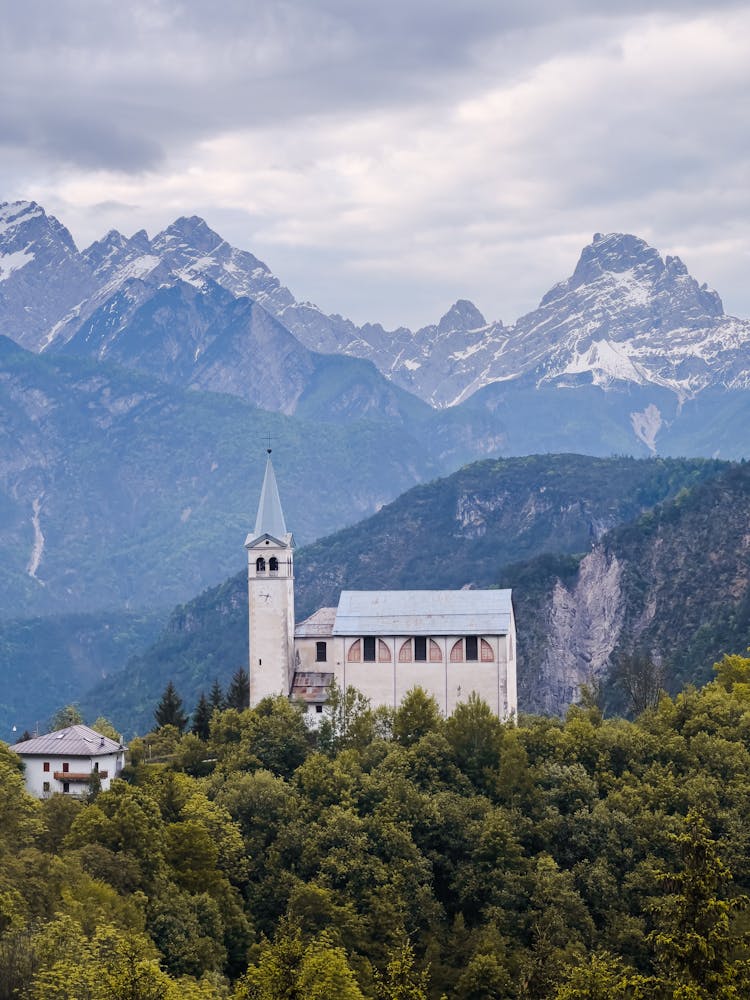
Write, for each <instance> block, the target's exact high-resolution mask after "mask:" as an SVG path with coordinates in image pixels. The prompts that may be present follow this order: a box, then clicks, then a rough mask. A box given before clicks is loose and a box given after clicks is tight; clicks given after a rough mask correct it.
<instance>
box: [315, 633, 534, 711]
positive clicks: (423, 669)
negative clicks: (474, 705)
mask: <svg viewBox="0 0 750 1000" xmlns="http://www.w3.org/2000/svg"><path fill="white" fill-rule="evenodd" d="M431 638H432V641H434V642H435V643H436V644H437V645H438V647H439V649H440V654H441V659H440V661H438V662H431V661H430V660H429V659H428V660H427V661H416V660H412V661H411V662H406V663H404V662H400V661H399V651H400V649H401V646H402V644H403V643H404V642H406V641H407V640H410V639H413V637H411V636H404V635H401V636H382V637H378V639H379V640H380V641H381V642H383V643H384V644H385V646H386V647H387V649H388V660H387V661H381V660H380V659H379V655H380V650H381V648H382V647H380V645H379V642H376V660H375V662H364V660H360V662H359V663H357V662H352V661H350V660H349V658H348V654H349V650H350V648H351V646H352V645H353V644H354V643H356V642H357V641H358V640H361V637H358V636H346V637H343V636H330V637H318V638H298V639H296V640H295V650H296V654H297V669H298V670H302V671H329V672H331V673H333V674H334V676H335V679H336V683H337V684H338V685H339V686H340V687H341V688H344V689H345V688H347V687H349V686H352V687H355V688H356V689H357V690H358V691H361V692H362V694H364V695H365V696H366V697H367V698H369V699H370V701H371V703H372V705H373V706H377V705H389V706H392V707H396V706H398V705H399V704H400V703H401V701H402V699H403V698H404V695H406V694H407V692H408V691H410V690H411V689H412V688H414V687H416V686H419V687H422V688H424V689H425V691H427V692H428V693H429V694H431V695H432V696H433V697H434V698H435V700H436V701H437V703H438V705H439V706H440V709H441V711H442V712H443V713H444V714H445V715H450V714H451V713H452V712H453V711H454V709H455V707H456V705H457V704H458V703H459V702H461V701H466V700H467V698H468V697H469V695H470V694H471V693H472V692H476V693H477V694H478V695H479V696H480V697H481V698H483V699H484V700H485V701H486V702H487V704H488V705H489V706H490V708H492V710H493V712H495V713H496V714H497V715H498V716H499V717H500V718H502V719H504V718H507V717H508V716H510V715H514V714H516V713H517V711H518V705H517V696H516V662H515V630H514V628H512V629H511V632H510V634H509V635H485V636H479V639H480V640H481V639H484V640H485V641H486V642H488V643H489V645H490V647H491V649H492V654H493V659H492V661H490V662H482V661H481V659H479V660H468V661H467V660H464V661H462V662H451V659H450V652H451V649H452V648H453V645H454V643H456V642H457V641H458V640H460V639H463V638H464V637H463V636H458V635H452V636H433V637H431ZM319 641H325V642H326V643H327V657H326V661H325V662H320V661H318V660H316V642H319ZM480 649H481V642H480ZM360 650H361V651H363V647H362V646H360ZM511 653H512V655H511ZM428 656H429V642H428Z"/></svg>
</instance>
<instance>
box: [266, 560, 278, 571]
mask: <svg viewBox="0 0 750 1000" xmlns="http://www.w3.org/2000/svg"><path fill="white" fill-rule="evenodd" d="M268 568H269V570H270V571H271V573H278V572H279V560H278V559H277V558H276V556H271V558H270V559H269V560H268Z"/></svg>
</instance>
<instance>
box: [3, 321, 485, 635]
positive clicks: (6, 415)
mask: <svg viewBox="0 0 750 1000" xmlns="http://www.w3.org/2000/svg"><path fill="white" fill-rule="evenodd" d="M334 363H335V362H334ZM353 364H354V365H355V366H356V365H358V364H360V363H359V362H356V361H354V362H353ZM433 419H434V421H437V422H439V421H440V420H442V418H441V416H440V415H439V414H435V415H434V418H433ZM268 435H270V436H271V440H272V443H273V447H274V453H275V454H276V455H278V456H279V468H280V470H281V472H280V476H281V480H282V488H283V490H284V494H285V496H286V497H287V506H288V510H289V515H290V518H291V519H293V522H294V525H295V531H296V533H297V537H298V538H299V540H300V541H301V542H305V541H311V540H312V539H314V538H316V537H319V536H320V535H323V534H327V533H328V532H330V531H332V530H335V529H336V528H338V527H340V526H342V525H344V524H347V523H350V522H351V521H353V520H356V519H357V518H358V517H362V516H364V515H366V514H368V513H371V512H372V511H374V510H376V509H377V508H378V507H379V506H381V505H382V504H383V503H385V502H387V501H389V500H391V499H392V498H393V497H394V496H396V495H398V494H399V493H401V492H403V491H404V490H405V489H408V488H409V487H410V486H412V485H413V484H414V483H415V482H419V481H421V480H424V479H427V478H432V477H433V476H435V475H438V474H444V473H445V472H447V471H451V470H452V469H454V468H455V467H456V466H458V465H461V464H462V463H463V462H465V461H467V460H469V459H470V458H475V457H477V456H478V455H482V454H485V451H484V450H483V449H484V448H486V447H487V438H486V437H485V438H484V439H482V438H481V437H479V438H477V439H475V438H474V437H473V435H472V434H471V433H470V432H469V431H467V429H466V428H462V427H450V426H446V427H443V428H442V429H440V428H439V427H438V426H437V424H435V423H432V422H430V421H426V422H420V421H416V422H414V423H413V424H412V425H411V428H410V429H406V428H405V427H404V426H403V424H402V422H401V420H400V419H396V420H392V421H388V420H385V421H383V420H377V421H369V420H359V421H355V420H349V421H346V422H341V423H339V424H337V425H332V424H331V425H327V426H326V428H325V431H323V430H322V429H321V425H320V424H319V423H318V422H317V421H315V420H300V419H293V418H289V417H285V416H283V415H282V414H279V413H269V412H267V411H264V410H259V409H257V408H255V407H253V406H251V405H250V404H248V403H246V402H243V401H242V400H240V399H238V398H236V397H233V396H228V395H220V394H216V393H206V392H201V393H199V392H191V391H188V390H185V389H179V388H174V387H170V386H168V385H165V384H164V383H163V382H159V381H156V380H155V379H153V378H149V377H147V376H145V375H139V374H136V373H134V372H132V371H126V370H124V369H121V368H116V367H114V366H112V365H104V364H101V363H98V362H94V361H84V360H81V359H78V358H61V357H59V356H54V357H53V356H52V355H46V354H45V355H41V356H39V355H35V354H32V353H30V352H28V351H24V350H23V349H21V348H19V347H18V346H17V345H16V344H15V343H13V342H12V341H10V340H8V339H7V338H2V337H0V608H1V609H2V612H1V614H2V617H5V618H8V617H18V616H24V617H31V616H33V615H38V614H46V613H63V612H74V611H84V610H85V611H94V610H97V609H102V608H126V607H127V608H131V609H132V608H140V607H145V606H153V605H154V604H156V605H158V606H160V607H170V606H172V605H174V603H175V602H176V601H180V600H186V599H188V598H189V597H191V596H192V595H193V594H195V593H196V592H197V591H199V590H201V589H202V588H204V587H206V586H208V585H210V584H212V583H215V582H217V581H218V580H221V579H223V578H224V577H225V576H226V575H227V573H229V572H230V571H231V570H233V569H234V568H235V567H236V566H237V562H238V557H240V556H241V550H242V549H241V547H242V543H243V541H244V538H245V534H246V532H247V529H248V524H249V523H250V521H251V519H252V518H253V517H254V514H255V511H254V503H255V498H256V497H257V493H258V489H259V486H260V476H261V473H262V461H261V458H262V454H263V449H264V447H265V444H266V442H267V440H268Z"/></svg>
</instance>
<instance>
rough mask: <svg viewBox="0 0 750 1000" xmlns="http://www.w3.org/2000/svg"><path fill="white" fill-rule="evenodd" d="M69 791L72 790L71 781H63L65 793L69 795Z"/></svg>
mask: <svg viewBox="0 0 750 1000" xmlns="http://www.w3.org/2000/svg"><path fill="white" fill-rule="evenodd" d="M69 791H70V782H69V781H63V795H67V794H68V792H69Z"/></svg>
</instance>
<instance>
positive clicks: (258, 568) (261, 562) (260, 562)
mask: <svg viewBox="0 0 750 1000" xmlns="http://www.w3.org/2000/svg"><path fill="white" fill-rule="evenodd" d="M265 571H266V560H265V559H264V558H263V556H258V558H257V559H256V560H255V572H256V573H265Z"/></svg>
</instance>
